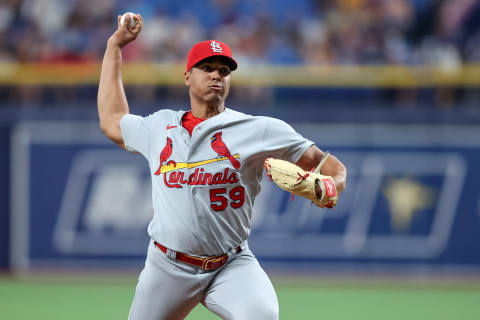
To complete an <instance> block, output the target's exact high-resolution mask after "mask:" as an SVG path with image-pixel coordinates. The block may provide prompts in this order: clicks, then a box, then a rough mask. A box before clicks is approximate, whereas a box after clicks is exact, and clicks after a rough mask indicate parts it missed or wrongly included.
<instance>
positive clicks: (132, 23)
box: [112, 12, 143, 48]
mask: <svg viewBox="0 0 480 320" xmlns="http://www.w3.org/2000/svg"><path fill="white" fill-rule="evenodd" d="M142 28H143V17H142V15H141V14H139V13H137V14H134V13H131V12H127V13H125V14H124V15H122V16H120V15H119V16H118V17H117V30H116V31H115V33H114V34H113V36H112V37H113V38H114V39H115V40H116V42H117V43H118V45H119V46H120V47H121V48H123V47H125V46H126V45H127V44H129V43H130V42H132V41H134V40H135V39H136V38H137V36H138V35H139V34H140V32H141V31H142Z"/></svg>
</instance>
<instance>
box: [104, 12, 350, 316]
mask: <svg viewBox="0 0 480 320" xmlns="http://www.w3.org/2000/svg"><path fill="white" fill-rule="evenodd" d="M142 26H143V18H142V16H141V15H140V14H132V15H130V16H127V17H126V18H125V17H124V18H123V19H122V18H121V17H120V16H119V17H118V27H117V30H116V31H115V33H114V34H113V35H112V36H111V37H110V38H109V39H108V42H107V48H106V52H105V56H104V59H103V64H102V70H101V77H100V84H99V89H98V114H99V118H100V127H101V129H102V131H103V132H104V133H105V135H106V136H107V137H108V138H110V139H111V140H113V141H114V142H115V143H116V144H118V145H119V146H120V147H121V148H123V149H125V150H127V151H130V152H135V153H139V154H141V155H142V156H144V157H145V158H146V159H147V160H148V164H149V170H150V173H151V181H152V201H153V208H154V215H153V218H152V220H151V222H150V224H149V227H148V234H149V236H150V237H151V241H150V245H149V247H148V253H147V258H146V261H145V267H144V269H143V271H142V272H141V274H140V276H139V279H138V284H137V288H136V292H135V298H134V301H133V303H132V306H131V310H130V315H129V319H132V320H149V319H152V320H153V319H155V320H159V319H184V318H185V317H186V316H187V315H188V314H189V312H190V311H191V310H192V309H193V308H194V307H195V306H196V305H197V304H198V303H202V304H203V305H204V306H205V307H206V308H207V309H209V310H210V311H212V312H213V313H215V314H217V315H218V316H220V317H221V318H223V319H244V320H251V319H278V317H279V307H278V301H277V297H276V294H275V291H274V288H273V286H272V283H271V281H270V280H269V278H268V276H267V275H266V273H265V272H264V271H263V269H262V268H261V267H260V265H259V263H258V261H257V259H256V258H255V256H254V255H253V253H252V252H251V251H250V249H249V247H248V241H247V240H248V236H249V234H250V229H251V221H252V206H253V203H254V201H255V197H256V196H257V195H258V193H259V192H260V181H261V179H262V176H263V175H264V171H266V173H267V175H268V177H270V178H271V179H272V180H273V181H274V182H275V183H277V184H278V186H279V187H281V188H282V189H285V190H288V191H289V192H292V193H294V194H297V195H300V196H303V197H306V198H308V199H310V200H312V202H313V203H314V204H316V205H318V206H319V207H327V208H331V207H333V206H335V205H336V203H337V201H338V196H339V194H340V193H341V192H342V191H343V189H344V188H345V183H346V169H345V167H344V165H343V164H342V163H341V162H340V161H339V160H338V159H337V158H336V157H334V156H333V155H329V154H328V153H327V152H323V151H321V150H320V149H319V148H317V147H316V146H315V145H314V144H313V143H312V141H310V140H308V139H306V138H304V137H302V136H301V135H299V134H298V133H297V132H295V130H294V129H293V128H292V127H291V126H290V125H288V124H287V123H285V122H283V121H280V120H277V119H274V118H270V117H258V116H250V115H247V114H244V113H241V112H237V111H234V110H232V109H230V108H227V107H226V106H225V100H226V98H227V96H228V92H229V89H230V80H231V77H232V72H233V71H234V70H236V69H237V62H236V61H235V59H234V58H233V56H232V52H231V50H230V48H229V47H228V46H227V45H226V44H224V43H222V42H220V41H217V40H208V41H202V42H198V43H196V44H194V45H193V47H192V49H191V50H190V52H189V53H188V58H187V64H186V71H185V84H186V86H187V87H188V89H189V96H190V106H189V108H188V109H189V110H188V111H173V110H167V109H162V110H160V111H158V112H155V113H153V114H151V115H149V116H146V117H141V116H138V115H133V114H131V113H130V111H129V106H128V103H127V99H126V96H125V92H124V88H123V84H122V74H121V66H122V48H124V47H125V45H127V44H128V43H129V42H131V41H134V40H135V39H136V37H137V36H138V35H139V33H140V32H141V30H142ZM132 214H134V213H133V212H132Z"/></svg>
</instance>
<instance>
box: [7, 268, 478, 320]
mask: <svg viewBox="0 0 480 320" xmlns="http://www.w3.org/2000/svg"><path fill="white" fill-rule="evenodd" d="M338 279H339V278H337V279H336V280H335V279H333V280H329V279H328V278H325V276H324V278H321V279H317V278H310V279H304V278H299V279H296V278H288V279H285V278H273V282H274V284H275V287H276V290H277V294H278V299H279V302H280V318H281V319H328V320H336V319H349V320H350V319H354V320H363V319H365V320H374V319H382V320H395V319H398V320H407V319H408V320H415V319H422V320H429V319H433V320H442V319H445V320H447V319H448V320H453V319H455V320H456V319H459V320H470V319H471V320H475V319H480V283H479V282H478V280H476V281H468V280H466V281H462V282H453V281H450V282H444V281H440V282H441V283H440V284H438V283H436V282H435V281H433V282H432V281H430V282H428V283H419V282H418V281H416V282H409V281H404V280H398V279H397V280H395V281H390V280H388V279H386V280H385V279H384V280H380V281H372V280H371V279H370V280H369V279H362V280H361V281H358V280H338ZM134 289H135V276H132V275H128V276H122V277H121V276H115V277H103V276H94V277H92V276H85V275H78V276H74V275H68V276H60V277H58V278H57V277H53V276H52V275H50V276H48V277H44V276H41V277H28V278H22V279H13V278H10V277H5V276H4V277H0V319H6V320H23V319H36V320H55V319H68V320H77V319H78V320H80V319H81V320H85V319H102V320H106V319H127V315H128V311H129V307H130V303H131V300H132V298H133V294H134ZM187 319H198V320H204V319H205V320H206V319H219V318H218V317H216V316H214V315H213V314H211V313H210V312H209V311H208V310H206V309H205V308H204V307H203V306H201V305H199V306H197V308H195V309H194V311H193V312H192V313H191V314H190V316H189V317H188V318H187Z"/></svg>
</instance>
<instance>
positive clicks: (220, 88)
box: [185, 57, 231, 103]
mask: <svg viewBox="0 0 480 320" xmlns="http://www.w3.org/2000/svg"><path fill="white" fill-rule="evenodd" d="M230 73H231V71H230V67H229V66H228V65H227V64H226V63H225V60H224V59H222V58H221V57H212V58H208V59H205V60H203V61H201V62H200V63H199V64H197V65H196V66H195V67H193V68H192V69H191V70H190V72H187V73H186V74H185V83H186V84H187V86H189V87H190V94H191V95H192V96H193V97H194V98H195V99H198V100H201V101H205V102H207V103H221V102H223V101H225V99H226V98H227V96H228V92H229V91H230Z"/></svg>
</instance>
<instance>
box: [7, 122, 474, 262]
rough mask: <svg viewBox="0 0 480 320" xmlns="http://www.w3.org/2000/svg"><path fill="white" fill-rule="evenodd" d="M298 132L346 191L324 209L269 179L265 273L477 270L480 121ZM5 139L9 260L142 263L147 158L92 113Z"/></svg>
mask: <svg viewBox="0 0 480 320" xmlns="http://www.w3.org/2000/svg"><path fill="white" fill-rule="evenodd" d="M287 120H288V119H287ZM293 126H294V127H295V128H296V129H297V130H298V131H299V132H300V133H301V134H303V135H304V136H306V137H308V138H310V139H312V140H313V141H315V142H316V144H317V145H318V146H320V147H321V148H322V149H325V150H330V151H331V152H332V153H334V154H335V155H336V156H338V158H339V159H341V160H342V161H343V162H344V163H345V164H346V166H347V168H348V187H347V189H346V191H345V192H344V194H343V195H342V198H341V200H340V202H339V205H338V206H337V208H336V209H335V210H326V209H318V208H317V207H315V206H312V205H311V204H310V203H309V202H308V201H306V200H304V199H302V198H300V197H296V198H295V199H294V200H293V201H291V200H290V198H291V197H290V194H288V193H286V192H284V191H282V190H280V189H279V188H278V187H276V186H275V185H274V184H273V183H272V182H270V181H268V179H264V180H263V181H262V192H261V194H260V196H259V197H258V198H257V200H256V203H255V208H254V219H253V222H252V223H253V228H252V235H251V237H250V246H251V248H252V250H253V251H254V253H255V254H256V255H257V256H258V257H259V259H260V260H261V262H262V263H263V264H264V265H265V266H267V268H278V269H282V270H289V269H290V268H293V269H295V270H299V269H302V270H323V269H326V270H329V269H332V270H338V269H340V268H347V269H352V268H361V269H363V270H376V271H379V270H380V271H384V270H392V269H394V270H412V268H413V269H415V270H419V268H420V269H421V270H425V268H427V269H442V270H443V269H448V270H451V269H453V270H466V269H470V268H473V269H478V268H479V267H480V241H479V240H480V236H479V231H480V183H479V182H478V181H479V178H480V168H479V167H478V165H477V164H478V163H479V162H480V139H479V137H480V126H478V125H475V124H428V125H419V124H368V123H363V124H353V123H349V122H347V123H336V124H325V123H322V124H320V123H305V122H298V121H297V122H296V123H294V124H293ZM0 133H1V135H0V141H1V142H2V145H1V146H2V153H1V156H0V164H1V165H2V166H1V168H2V176H4V175H5V177H6V176H7V175H8V177H9V178H6V179H2V181H1V182H0V188H1V190H2V191H4V192H2V194H1V206H2V207H1V216H0V219H1V223H0V228H1V230H0V231H1V232H0V237H1V239H0V240H1V242H0V243H1V246H0V258H1V261H0V263H1V266H2V267H6V266H7V264H8V263H9V264H10V266H11V267H12V268H13V269H31V268H34V269H35V268H62V267H66V268H75V269H78V268H83V267H92V268H99V267H140V266H141V265H142V264H143V259H144V255H145V253H146V244H147V242H148V238H147V234H146V227H147V224H148V221H149V220H150V218H151V215H152V207H151V187H150V181H149V179H150V177H149V172H148V167H147V163H146V161H145V160H144V159H143V158H142V157H141V156H138V155H134V154H129V153H126V152H124V151H122V150H120V149H118V148H117V147H115V146H114V145H113V143H111V142H110V141H108V140H107V139H106V138H105V137H104V136H103V135H102V134H101V132H100V130H99V128H98V124H97V122H96V121H91V120H89V121H76V122H72V121H65V120H54V121H52V120H48V121H47V120H41V121H38V120H28V121H23V120H16V121H12V122H11V124H10V126H5V127H4V129H2V130H1V131H0ZM9 146H11V148H10V150H11V152H10V151H8V150H9V149H8V147H9ZM4 151H6V152H4ZM9 163H10V164H11V166H10V167H11V170H10V172H8V168H9ZM5 181H9V182H8V183H5ZM10 197H11V201H10V200H9V198H10ZM7 213H8V214H7ZM9 217H11V219H12V221H11V222H12V225H11V227H10V225H9ZM7 226H8V227H7ZM7 248H8V249H7Z"/></svg>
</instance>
